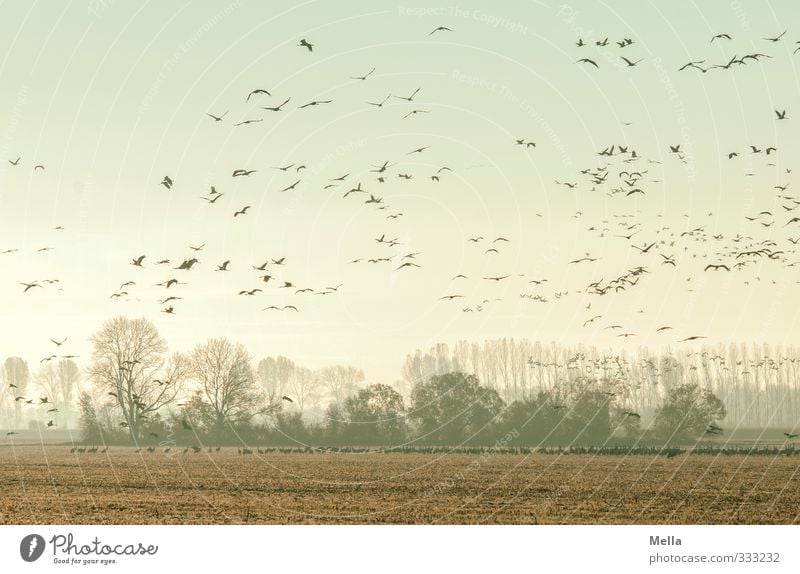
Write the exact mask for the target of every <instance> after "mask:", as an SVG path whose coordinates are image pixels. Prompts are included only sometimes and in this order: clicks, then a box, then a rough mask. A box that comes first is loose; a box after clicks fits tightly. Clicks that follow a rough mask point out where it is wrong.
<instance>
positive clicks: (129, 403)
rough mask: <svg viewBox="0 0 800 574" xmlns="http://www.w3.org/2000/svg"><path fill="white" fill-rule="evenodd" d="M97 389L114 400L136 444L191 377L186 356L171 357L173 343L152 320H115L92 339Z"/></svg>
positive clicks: (92, 365) (93, 379)
mask: <svg viewBox="0 0 800 574" xmlns="http://www.w3.org/2000/svg"><path fill="white" fill-rule="evenodd" d="M91 341H92V344H93V345H94V350H93V352H92V364H91V366H90V367H89V370H88V373H89V376H90V378H91V380H92V381H93V382H94V384H95V385H96V386H97V387H99V388H100V389H102V390H104V391H106V393H107V395H108V396H109V397H111V398H113V401H112V402H113V403H114V404H115V405H116V406H117V407H118V408H119V410H120V411H121V414H122V419H123V420H122V421H121V426H127V427H128V429H129V430H130V432H131V436H133V437H134V439H138V438H139V432H140V429H141V426H142V423H143V422H144V421H145V420H146V419H147V417H148V415H149V414H150V413H153V412H155V411H157V410H158V409H160V408H162V407H164V406H166V405H169V404H170V403H172V402H173V401H175V399H176V398H177V396H178V394H179V392H180V390H181V387H182V385H183V382H184V380H185V378H186V375H187V364H186V360H185V358H184V357H182V356H181V355H179V354H174V355H172V356H171V357H169V358H167V357H166V353H167V344H166V342H165V341H164V339H162V338H161V336H160V335H159V334H158V331H157V330H156V328H155V326H154V325H153V323H151V322H150V321H148V320H147V319H144V318H142V319H128V318H127V317H115V318H113V319H110V320H108V321H106V323H104V325H103V327H102V329H100V331H98V332H97V333H95V334H94V335H92V337H91Z"/></svg>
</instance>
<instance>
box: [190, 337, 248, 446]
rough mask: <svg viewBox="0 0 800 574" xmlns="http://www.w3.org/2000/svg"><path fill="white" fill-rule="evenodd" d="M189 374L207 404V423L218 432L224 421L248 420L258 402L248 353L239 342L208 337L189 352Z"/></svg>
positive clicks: (227, 422)
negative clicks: (206, 340) (203, 342)
mask: <svg viewBox="0 0 800 574" xmlns="http://www.w3.org/2000/svg"><path fill="white" fill-rule="evenodd" d="M190 363H191V367H190V369H191V376H192V378H194V379H195V380H196V381H197V383H198V385H199V390H200V396H201V398H202V400H203V401H204V402H205V403H206V404H207V405H208V407H209V411H210V415H211V419H212V420H211V421H209V423H210V426H212V427H214V428H215V429H216V430H217V431H221V430H223V428H224V426H225V425H226V424H230V425H236V424H238V423H241V422H246V421H249V420H250V419H251V418H252V417H253V415H254V414H255V410H256V408H257V407H258V405H259V403H260V402H261V400H260V399H261V397H260V396H259V393H258V389H257V387H256V379H255V375H254V373H253V367H252V365H251V361H250V355H249V354H248V352H247V350H246V349H245V348H244V346H242V345H241V344H239V343H232V342H230V341H228V340H227V339H210V340H209V341H208V342H206V343H205V344H203V345H199V346H198V347H196V348H195V349H194V351H193V352H192V354H191V359H190Z"/></svg>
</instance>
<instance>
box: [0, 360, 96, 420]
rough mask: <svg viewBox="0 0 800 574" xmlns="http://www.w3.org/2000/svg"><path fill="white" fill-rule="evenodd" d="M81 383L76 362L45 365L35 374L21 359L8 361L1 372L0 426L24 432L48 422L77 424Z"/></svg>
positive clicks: (49, 362) (4, 363)
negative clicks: (76, 407)
mask: <svg viewBox="0 0 800 574" xmlns="http://www.w3.org/2000/svg"><path fill="white" fill-rule="evenodd" d="M80 379H81V373H80V369H79V368H78V365H77V364H76V363H75V362H74V361H73V360H72V359H61V360H59V361H47V362H44V363H42V364H41V365H40V366H39V368H38V369H36V370H35V371H34V372H33V373H31V371H30V368H29V367H28V363H27V362H25V360H23V359H22V358H21V357H8V358H7V359H6V360H5V361H4V362H3V365H2V369H0V421H2V422H5V424H4V425H3V424H2V423H0V426H5V427H9V428H22V427H23V426H25V424H26V423H28V422H36V421H39V422H41V421H43V420H45V419H47V420H53V421H55V424H58V425H59V426H64V427H66V426H68V425H70V424H71V423H74V421H75V420H76V416H77V412H76V409H75V401H76V399H77V395H78V387H79V383H80Z"/></svg>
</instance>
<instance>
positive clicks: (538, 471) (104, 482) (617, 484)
mask: <svg viewBox="0 0 800 574" xmlns="http://www.w3.org/2000/svg"><path fill="white" fill-rule="evenodd" d="M799 471H800V458H798V457H786V456H778V457H767V456H706V455H681V456H677V457H674V458H666V457H663V456H627V457H625V456H592V455H563V456H556V455H542V454H533V455H509V454H495V455H491V454H489V455H487V454H484V455H469V454H447V455H437V454H384V453H380V452H368V453H361V454H343V453H336V454H334V453H327V454H324V453H323V454H279V453H270V454H265V455H259V454H255V453H254V454H253V455H252V456H242V455H240V454H238V453H237V449H235V448H222V449H221V450H220V451H213V452H211V453H209V452H207V451H203V452H202V453H193V452H192V451H189V452H188V453H184V452H183V451H181V450H179V451H177V452H170V453H164V452H163V450H157V451H156V452H153V453H148V452H145V451H143V452H141V453H136V452H134V449H132V448H125V447H110V448H109V449H108V451H107V452H106V453H100V452H97V453H94V454H77V453H70V449H69V448H68V447H64V446H42V445H28V446H17V447H5V448H0V481H1V482H0V484H2V485H3V490H2V496H0V523H3V524H301V523H302V524H365V523H394V524H659V523H664V524H742V523H747V524H795V523H798V521H800V472H799Z"/></svg>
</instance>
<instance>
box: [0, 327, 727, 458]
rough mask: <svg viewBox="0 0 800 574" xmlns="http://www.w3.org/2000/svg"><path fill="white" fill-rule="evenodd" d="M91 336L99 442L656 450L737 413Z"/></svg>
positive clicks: (127, 333) (679, 393)
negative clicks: (639, 407) (506, 441)
mask: <svg viewBox="0 0 800 574" xmlns="http://www.w3.org/2000/svg"><path fill="white" fill-rule="evenodd" d="M91 343H92V347H93V351H92V356H91V363H90V364H89V366H88V367H87V368H86V370H85V371H84V373H85V376H86V379H87V382H88V383H90V384H88V385H81V390H80V391H79V392H78V393H77V397H76V398H77V409H76V412H77V415H78V422H79V426H80V430H81V436H82V439H83V440H84V441H86V442H90V443H95V444H97V443H132V444H147V445H152V444H168V443H170V444H171V443H175V444H198V443H200V444H218V445H222V444H250V445H253V444H263V445H306V444H310V445H381V446H396V445H404V444H419V445H486V444H493V443H494V442H495V441H496V440H497V438H498V437H502V436H509V435H510V436H513V437H514V439H513V440H514V444H519V445H568V444H590V445H602V444H611V443H615V444H616V443H619V442H620V441H622V442H624V443H628V444H631V443H636V444H651V443H659V442H660V443H664V442H687V441H696V440H698V439H702V438H704V437H706V436H707V435H708V433H709V431H710V430H712V431H713V429H714V428H719V427H717V426H716V425H717V424H719V423H720V422H721V421H722V420H724V419H725V417H726V414H727V411H726V407H725V405H724V404H723V402H722V401H721V400H720V399H719V398H718V397H717V396H716V395H715V394H714V393H713V392H712V391H711V390H709V389H708V388H704V387H702V386H701V385H699V384H697V383H695V382H692V381H676V382H675V384H673V385H671V386H670V388H669V390H668V391H667V392H666V393H664V395H663V396H662V400H661V402H660V404H659V405H658V408H657V409H656V410H655V412H654V414H653V417H652V424H648V425H647V426H646V427H645V426H644V425H643V424H642V419H643V417H642V415H641V414H640V413H639V412H637V411H636V410H635V404H634V403H632V402H631V400H630V396H629V395H628V394H626V393H625V392H624V390H621V389H620V388H619V386H615V384H613V382H609V381H612V379H610V378H609V379H600V380H598V379H595V378H592V377H587V376H574V377H571V378H565V379H563V380H557V381H552V384H549V385H540V386H539V387H538V389H537V390H536V392H535V393H534V392H529V393H521V394H519V395H516V396H513V397H512V400H508V395H505V396H504V393H501V392H499V391H498V389H496V388H493V387H492V386H491V385H487V384H485V381H484V380H482V379H481V378H479V377H478V375H476V374H475V373H469V372H466V371H465V370H463V369H462V368H461V364H460V363H457V362H454V361H452V360H450V361H449V362H440V363H438V364H437V365H436V366H435V368H434V369H430V371H432V372H426V370H425V369H429V367H430V365H428V367H425V362H426V361H427V360H428V359H425V358H424V357H423V358H420V357H419V355H416V356H415V357H416V358H415V359H412V360H411V361H407V363H406V369H405V370H406V375H407V377H408V378H409V379H410V380H409V383H410V385H409V389H408V392H406V393H404V394H403V393H401V392H400V390H399V389H398V388H396V387H395V386H390V385H386V384H364V382H365V377H364V373H363V371H361V370H360V369H357V368H355V367H351V366H334V367H328V368H325V369H320V370H311V369H308V368H305V367H302V366H299V365H297V364H295V363H294V362H293V361H291V360H289V359H287V358H285V357H269V358H266V359H263V360H261V361H259V362H258V363H257V364H256V363H255V362H254V360H253V358H252V357H251V356H250V355H249V353H248V351H247V350H246V349H245V348H244V346H242V345H241V344H238V343H235V342H232V341H229V340H228V339H224V338H217V339H209V340H208V341H206V342H205V343H202V344H200V345H198V346H197V347H195V348H194V349H192V350H191V351H190V352H188V353H175V352H172V353H170V352H169V351H168V347H167V343H166V341H165V340H164V339H163V338H162V337H161V336H160V335H159V333H158V331H157V330H156V328H155V326H154V325H153V324H152V323H151V322H150V321H148V320H146V319H143V318H142V319H130V318H127V317H115V318H113V319H110V320H109V321H107V322H106V323H105V324H104V325H103V326H102V328H101V329H100V330H99V331H98V332H96V333H95V334H94V335H93V336H92V337H91ZM441 356H442V357H444V356H445V354H444V353H441ZM528 361H529V362H535V361H536V359H535V358H534V357H533V356H531V357H529V360H528ZM536 368H537V365H535V364H534V365H530V364H529V365H528V369H529V370H535V369H536ZM573 368H575V367H574V366H573ZM26 369H27V366H26V365H25V364H24V361H23V362H21V360H12V359H9V360H7V361H6V364H5V368H4V375H3V378H4V382H5V384H6V389H5V390H7V389H8V382H9V381H12V380H13V381H17V382H21V381H23V380H25V379H26V378H27V377H28V375H26V374H25V370H26ZM50 371H52V373H51V374H52V376H50V375H48V374H47V373H50ZM439 371H443V372H439ZM47 373H45V372H44V371H43V372H42V373H39V374H37V377H36V379H37V380H38V381H39V384H40V385H52V386H51V387H50V388H51V391H50V394H51V396H52V397H53V400H54V401H59V402H60V403H64V402H70V401H71V400H72V396H73V395H75V391H76V389H77V388H78V386H79V385H77V381H78V379H79V373H78V370H77V366H75V365H74V363H72V364H70V363H65V362H63V361H62V362H61V363H57V364H54V365H53V367H52V369H47ZM12 384H14V383H12ZM19 386H20V385H17V384H14V388H15V389H16V390H19ZM40 388H45V387H43V386H40ZM55 397H58V398H55ZM714 432H716V431H714ZM712 434H713V433H712Z"/></svg>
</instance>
